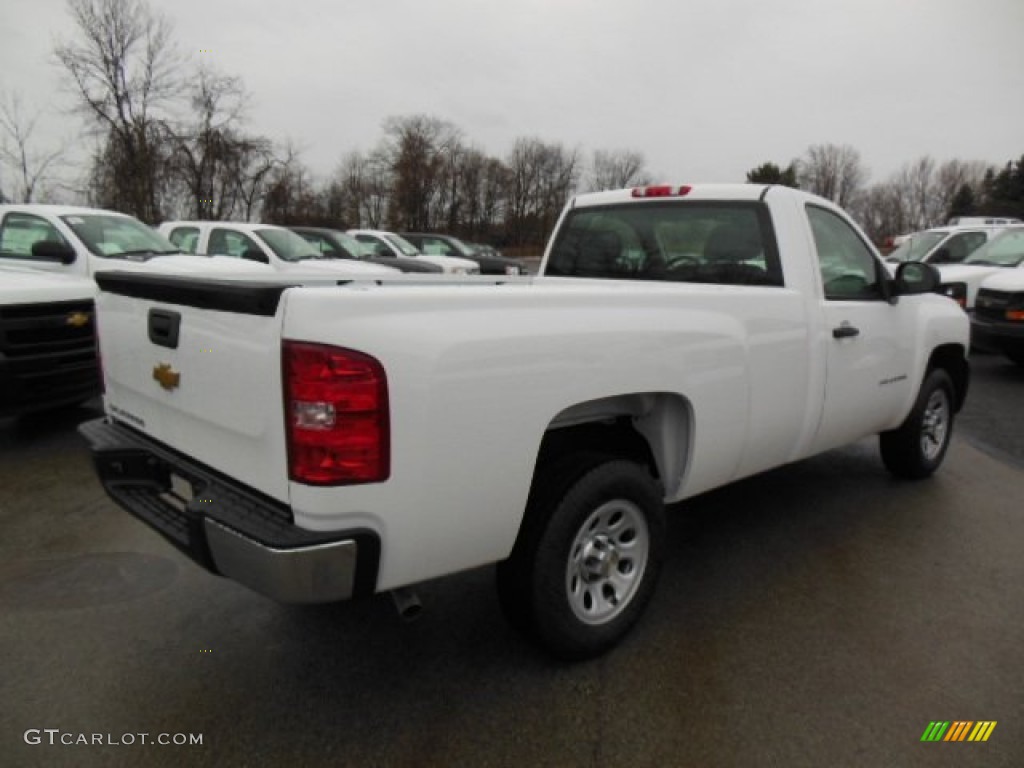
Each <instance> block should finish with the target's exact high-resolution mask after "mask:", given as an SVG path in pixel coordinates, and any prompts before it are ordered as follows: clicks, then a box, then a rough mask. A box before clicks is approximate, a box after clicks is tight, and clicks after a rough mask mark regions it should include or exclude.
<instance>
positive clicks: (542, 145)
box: [0, 0, 1020, 245]
mask: <svg viewBox="0 0 1024 768" xmlns="http://www.w3.org/2000/svg"><path fill="white" fill-rule="evenodd" d="M67 6H68V10H69V12H70V14H71V16H72V19H73V21H74V23H75V28H76V31H77V34H76V36H75V37H74V38H73V39H71V40H68V41H64V42H61V43H59V44H58V45H57V46H56V48H55V51H54V53H55V56H56V59H57V61H58V62H59V64H60V66H61V67H62V68H63V69H64V70H65V71H66V73H67V75H68V83H69V86H70V88H71V90H72V92H73V93H74V96H75V99H74V101H75V106H76V109H77V111H78V113H79V114H80V115H81V116H82V117H83V118H84V119H85V123H86V125H87V126H88V129H89V132H90V135H91V136H92V137H93V139H94V142H95V151H94V152H93V153H92V156H91V157H90V158H89V161H88V167H87V169H86V172H85V184H84V193H85V197H86V198H87V201H88V202H89V203H90V204H93V205H97V206H100V207H106V208H113V209H117V210H123V211H126V212H128V213H132V214H134V215H135V216H138V217H139V218H141V219H143V220H144V221H148V222H150V223H157V222H159V221H161V220H164V219H167V218H199V219H243V220H254V219H261V220H263V221H268V222H276V223H284V224H290V223H295V224H298V223H306V224H322V225H327V226H335V227H344V228H348V227H369V228H394V229H399V230H444V231H448V232H452V233H456V234H461V235H464V236H467V237H470V238H471V239H487V240H490V241H494V242H499V243H502V244H506V245H536V244H539V243H542V242H543V240H544V238H545V237H546V235H547V233H548V232H549V231H550V229H551V227H552V226H553V224H554V221H555V218H556V217H557V216H558V214H559V212H560V210H561V208H562V206H563V205H564V203H565V201H566V200H567V199H568V198H569V197H570V196H571V195H572V194H573V193H575V192H576V191H593V190H602V189H615V188H622V187H628V186H632V185H636V184H644V183H649V182H650V181H651V179H650V176H649V174H648V172H647V171H646V169H645V159H644V156H643V155H642V154H641V153H639V152H636V151H633V150H629V149H615V150H606V149H599V150H596V151H594V152H592V153H591V154H590V155H589V156H586V155H585V154H584V153H583V151H582V150H580V149H579V148H578V147H567V146H565V145H564V144H562V143H559V142H549V141H544V140H542V139H540V138H537V137H522V138H519V139H517V140H516V141H515V142H514V144H513V147H512V149H511V151H510V152H509V153H508V154H507V156H506V157H504V158H498V157H493V156H491V155H488V154H487V153H486V152H484V151H483V150H481V149H480V148H478V147H476V146H474V145H473V144H472V143H471V142H470V141H469V140H467V138H466V137H465V136H464V134H463V133H462V131H461V130H460V129H459V128H458V127H456V126H455V125H453V124H451V123H449V122H447V121H445V120H442V119H439V118H437V117H432V116H429V115H407V116H401V117H391V118H388V119H387V120H385V121H384V124H383V126H382V137H381V139H380V140H379V141H378V143H377V145H376V146H375V147H373V148H372V149H370V150H368V151H362V150H353V151H350V152H348V153H347V154H345V155H344V156H343V157H342V159H341V162H340V163H339V164H338V166H337V167H336V168H335V170H334V171H333V173H331V174H329V175H328V176H327V177H326V178H319V177H317V176H316V175H314V174H313V172H311V170H310V169H309V168H308V167H307V166H306V165H305V164H304V162H303V161H302V159H301V153H300V151H299V150H298V149H297V148H296V147H295V146H294V145H292V144H291V143H285V144H284V145H283V146H282V145H279V144H276V143H275V142H273V141H271V140H270V139H268V138H266V137H263V136H259V135H256V134H252V133H250V132H248V131H247V129H246V126H247V121H246V102H247V95H246V92H245V89H244V86H243V84H242V82H241V80H239V79H238V78H236V77H231V76H228V75H225V74H223V73H220V72H217V71H216V70H215V69H213V68H212V67H208V66H203V65H200V66H198V67H191V68H189V67H186V66H185V64H186V62H185V60H184V59H183V57H182V56H181V55H180V53H179V52H178V49H177V48H176V46H175V44H174V41H173V37H172V30H171V26H170V23H169V22H168V20H167V19H166V17H164V16H163V15H161V14H160V13H158V12H155V11H153V10H152V9H151V7H150V6H149V5H148V4H147V2H146V0H67ZM182 73H186V74H185V76H183V74H182ZM0 97H2V98H0V166H2V167H3V169H5V171H6V173H5V175H4V176H2V177H0V199H2V198H3V197H4V192H6V197H8V198H13V199H21V200H25V201H31V200H33V199H34V198H35V197H37V196H38V194H39V192H40V189H41V188H44V187H45V186H46V184H47V182H48V181H49V179H50V175H51V172H52V170H53V168H54V167H55V166H56V165H57V164H59V163H60V162H61V159H62V157H63V154H64V147H63V146H62V147H59V148H56V149H51V150H48V151H38V150H37V148H36V146H35V144H36V142H35V141H34V136H35V129H36V126H37V123H38V120H39V113H34V114H29V113H27V112H26V111H25V110H24V109H23V107H22V104H21V102H20V100H19V98H18V97H17V95H15V94H0ZM1011 170H1012V169H1011ZM1006 173H1009V172H1006ZM1006 173H1004V174H1003V175H1006ZM1015 173H1016V172H1015ZM1019 175H1020V174H1017V175H1012V174H1011V175H1009V176H1007V182H1006V183H1004V184H1003V186H1007V184H1010V182H1013V183H1017V182H1016V181H1015V180H1016V179H1018V177H1019ZM867 178H868V170H867V168H866V167H865V166H864V164H863V162H862V160H861V156H860V153H859V152H858V151H857V150H856V149H854V148H853V147H850V146H849V145H841V146H840V145H834V144H818V145H812V146H810V147H808V149H807V150H806V152H805V153H804V155H803V156H802V157H800V158H798V159H795V160H793V161H792V162H791V163H790V164H789V165H788V166H787V167H786V168H780V167H778V166H776V165H774V164H773V163H765V164H763V165H762V166H759V167H758V168H755V169H753V170H752V171H750V172H748V173H747V180H748V181H756V182H763V183H780V184H787V185H791V186H799V187H801V188H803V189H806V190H808V191H811V192H814V193H816V194H819V195H822V196H824V197H826V198H829V199H831V200H833V201H834V202H836V203H838V204H839V205H841V206H843V207H845V208H847V209H848V210H850V211H851V213H852V214H853V215H854V216H855V217H856V218H857V219H858V220H859V221H860V223H861V224H862V225H863V226H864V227H865V229H866V230H867V232H868V234H869V235H871V236H872V237H874V238H876V239H878V240H880V239H881V238H882V237H884V236H885V235H889V234H896V233H901V232H906V231H912V230H916V229H921V228H924V227H928V226H933V225H935V224H939V223H942V222H943V221H945V219H946V218H947V216H948V215H949V213H950V212H951V211H953V210H955V209H957V208H958V207H960V208H972V207H974V206H975V205H977V204H979V203H980V202H984V201H985V199H986V195H987V194H988V195H990V196H991V190H992V189H994V188H996V187H998V186H999V185H998V184H996V183H995V181H994V179H996V176H995V171H994V169H991V168H988V167H987V166H986V165H985V164H984V163H981V162H964V161H961V160H950V161H946V162H943V163H938V162H936V161H935V160H933V159H932V158H930V157H927V156H926V157H921V158H919V159H918V160H915V161H913V162H910V163H907V164H906V165H905V166H904V167H903V168H901V169H900V170H899V171H898V172H897V173H895V174H893V175H892V176H891V177H890V178H889V179H888V180H886V181H884V182H882V183H879V184H874V185H871V186H868V185H867V184H866V180H867ZM999 178H1002V177H1001V176H1000V177H999ZM1010 185H1011V186H1012V184H1010ZM965 212H966V211H965Z"/></svg>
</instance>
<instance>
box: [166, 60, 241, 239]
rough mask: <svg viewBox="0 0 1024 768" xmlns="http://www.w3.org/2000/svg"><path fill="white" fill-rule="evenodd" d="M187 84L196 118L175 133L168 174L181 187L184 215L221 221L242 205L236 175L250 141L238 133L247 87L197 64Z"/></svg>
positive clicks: (238, 179)
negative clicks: (170, 174)
mask: <svg viewBox="0 0 1024 768" xmlns="http://www.w3.org/2000/svg"><path fill="white" fill-rule="evenodd" d="M192 82H193V84H192V86H191V88H190V93H189V100H190V102H191V107H192V113H193V115H194V122H193V123H192V124H190V125H185V126H182V127H181V128H179V129H178V130H177V131H176V135H175V137H174V151H173V154H172V157H171V169H170V170H171V173H172V174H173V176H174V178H175V179H176V180H177V181H178V182H179V183H180V184H181V185H182V186H183V187H184V191H185V196H186V200H187V215H188V216H189V217H190V218H199V219H225V218H230V217H232V216H233V215H234V214H235V212H236V210H238V209H239V208H241V207H242V202H243V199H242V197H243V196H242V182H241V179H240V178H239V172H240V170H241V166H242V161H243V157H242V155H243V154H244V153H245V151H246V149H247V147H248V145H249V143H250V142H252V141H258V139H250V138H249V137H246V136H244V135H242V134H241V133H240V132H239V131H238V129H237V126H238V125H239V124H240V123H241V122H242V119H243V112H244V109H245V103H246V94H245V89H244V88H243V87H242V83H241V81H240V80H239V79H238V78H236V77H228V76H226V75H222V74H219V73H217V72H215V71H213V70H211V69H210V68H209V67H207V66H200V67H199V68H198V70H197V72H196V76H195V78H194V79H193V81H192Z"/></svg>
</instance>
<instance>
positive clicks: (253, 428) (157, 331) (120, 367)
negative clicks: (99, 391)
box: [97, 273, 288, 502]
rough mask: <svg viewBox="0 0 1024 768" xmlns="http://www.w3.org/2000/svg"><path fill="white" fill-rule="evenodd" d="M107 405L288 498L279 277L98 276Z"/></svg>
mask: <svg viewBox="0 0 1024 768" xmlns="http://www.w3.org/2000/svg"><path fill="white" fill-rule="evenodd" d="M97 282H98V283H99V285H100V288H101V289H102V292H101V294H100V297H99V299H98V301H97V315H98V335H99V339H100V350H101V356H102V362H103V370H104V378H105V385H106V406H107V413H108V415H109V416H110V417H112V418H113V419H115V420H117V421H119V422H120V423H122V424H125V425H127V426H130V427H132V428H134V429H136V430H138V431H140V432H142V433H144V434H145V435H148V436H149V437H152V438H153V439H155V440H158V441H159V442H161V443H163V444H164V445H166V446H169V447H170V448H172V449H175V450H178V451H181V452H183V453H186V454H188V455H189V456H191V457H192V458H193V459H195V460H196V461H199V462H202V463H203V464H205V465H207V466H208V467H210V468H212V469H214V470H217V471H218V472H222V473H224V474H226V475H229V476H231V477H233V478H236V479H237V480H238V481H239V482H241V483H244V484H245V485H248V486H249V487H251V488H254V489H256V490H258V491H261V492H262V493H264V494H266V495H268V496H270V497H272V498H275V499H278V500H280V501H283V502H287V499H288V477H287V456H286V446H285V434H284V432H285V425H284V422H283V417H282V383H281V352H280V348H281V343H280V337H281V313H280V312H278V305H279V303H280V299H281V296H282V294H283V292H284V290H285V289H286V288H287V287H288V286H287V285H282V284H273V283H260V282H242V281H231V280H209V281H205V282H203V283H199V282H197V281H195V280H188V279H181V278H175V277H165V276H155V275H137V274H136V275H127V274H117V273H110V274H107V275H101V276H99V277H98V278H97Z"/></svg>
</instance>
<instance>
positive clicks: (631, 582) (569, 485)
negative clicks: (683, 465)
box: [498, 459, 664, 659]
mask: <svg viewBox="0 0 1024 768" xmlns="http://www.w3.org/2000/svg"><path fill="white" fill-rule="evenodd" d="M560 466H561V468H562V470H563V471H572V472H574V473H575V476H574V477H573V478H572V479H571V480H569V481H568V482H565V478H564V476H561V477H559V476H555V477H551V476H548V477H546V478H544V480H545V481H546V483H545V484H546V485H547V486H548V487H552V488H554V489H555V490H554V491H553V492H547V493H545V492H540V493H537V494H535V495H534V496H533V497H531V508H530V509H529V510H528V519H527V520H526V521H525V522H524V529H523V531H522V533H521V534H520V540H519V541H517V543H516V548H515V550H513V553H512V556H511V557H510V558H509V560H507V561H506V562H504V563H501V564H500V565H499V570H498V588H499V593H500V594H501V598H502V606H503V607H504V609H505V612H506V614H507V615H508V616H509V618H510V620H511V621H512V623H513V624H515V625H517V626H519V627H521V628H523V629H525V630H527V631H528V632H529V633H530V634H532V635H533V636H534V637H535V638H536V639H537V640H539V641H540V643H541V644H542V645H544V646H545V647H546V648H547V649H548V650H550V651H551V652H552V653H553V654H554V655H556V656H559V657H561V658H566V659H585V658H590V657H593V656H596V655H598V654H600V653H603V652H604V651H606V650H608V649H609V648H611V647H612V646H614V645H615V644H616V643H618V642H619V640H621V639H622V637H623V636H624V635H625V634H626V633H627V632H628V631H629V630H630V628H631V627H632V626H633V624H634V623H635V622H636V621H637V619H639V617H640V615H641V613H642V612H643V610H644V608H645V607H646V605H647V602H648V601H649V600H650V597H651V595H652V594H653V592H654V587H655V583H656V582H657V578H658V573H659V571H660V565H661V553H662V543H663V541H664V511H663V505H662V499H661V494H660V489H659V487H658V484H657V482H655V480H654V479H653V478H652V477H651V476H650V474H649V473H648V472H647V470H646V469H645V468H644V467H641V466H640V465H638V464H636V463H633V462H630V461H625V460H620V459H612V460H604V461H601V462H599V463H596V464H594V463H589V465H588V464H586V463H585V464H584V465H583V467H581V466H580V464H579V463H578V462H577V463H574V462H571V461H570V462H569V463H568V464H566V463H565V462H563V463H562V464H561V465H560ZM559 479H561V480H562V481H563V482H558V481H559Z"/></svg>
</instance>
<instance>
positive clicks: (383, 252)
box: [356, 235, 395, 256]
mask: <svg viewBox="0 0 1024 768" xmlns="http://www.w3.org/2000/svg"><path fill="white" fill-rule="evenodd" d="M356 240H358V241H359V242H360V243H366V244H367V245H368V246H369V248H370V251H371V252H372V253H373V255H374V256H394V255H395V254H394V253H392V252H391V249H390V248H388V246H386V245H385V244H384V243H383V242H381V241H380V240H378V239H377V238H376V237H374V236H373V235H356Z"/></svg>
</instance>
